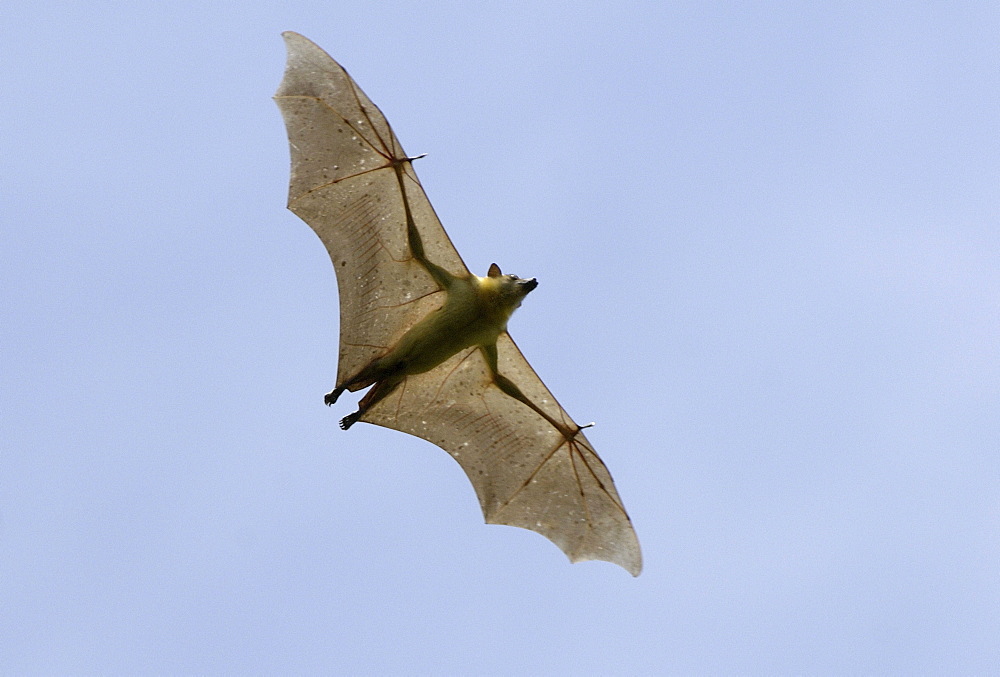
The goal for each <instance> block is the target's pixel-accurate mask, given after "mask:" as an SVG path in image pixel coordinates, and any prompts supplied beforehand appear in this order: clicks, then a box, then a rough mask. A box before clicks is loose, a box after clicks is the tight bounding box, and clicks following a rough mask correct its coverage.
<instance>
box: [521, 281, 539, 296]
mask: <svg viewBox="0 0 1000 677" xmlns="http://www.w3.org/2000/svg"><path fill="white" fill-rule="evenodd" d="M521 285H522V286H523V287H524V293H525V294H527V293H528V292H529V291H531V290H532V289H534V288H535V287H537V286H538V280H536V279H535V278H531V279H530V280H521Z"/></svg>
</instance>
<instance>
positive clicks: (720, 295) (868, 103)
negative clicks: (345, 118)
mask: <svg viewBox="0 0 1000 677" xmlns="http://www.w3.org/2000/svg"><path fill="white" fill-rule="evenodd" d="M283 30H295V31H298V32H301V33H303V34H304V35H306V36H308V37H310V38H312V39H313V40H315V41H316V42H318V43H319V44H320V45H322V46H323V47H324V48H325V49H326V50H327V51H329V52H330V53H331V54H332V55H333V56H334V57H335V58H337V59H338V60H339V61H340V62H341V63H343V64H344V65H345V66H346V67H347V68H348V70H349V71H350V72H351V73H352V75H354V77H355V78H356V79H357V81H358V82H359V83H360V84H361V86H362V87H363V88H364V89H365V90H366V91H367V93H368V94H369V95H370V96H371V98H372V99H373V100H374V101H375V102H376V103H377V104H378V105H379V106H380V107H381V108H382V110H383V111H384V112H385V113H386V115H387V117H388V118H389V120H390V122H391V123H392V124H393V125H394V127H395V129H396V132H397V134H398V135H399V137H400V138H401V140H402V142H403V144H404V146H405V148H406V150H407V151H408V152H409V153H410V154H418V153H425V152H426V153H428V156H427V157H426V158H424V159H422V160H420V161H419V162H418V163H417V165H416V167H417V171H418V172H419V174H420V176H421V179H422V180H423V183H424V186H425V188H426V190H427V192H428V194H429V196H430V198H431V200H432V202H433V203H434V205H435V207H436V208H437V211H438V213H439V215H440V216H441V219H442V221H443V222H444V224H445V227H446V228H447V229H448V231H449V232H450V234H451V237H452V240H453V241H454V242H455V244H456V246H457V247H458V249H459V250H460V251H461V252H462V254H463V256H464V258H465V261H466V262H467V263H468V264H469V266H470V267H471V268H472V269H473V270H474V271H476V272H478V273H479V274H483V273H484V272H485V271H486V269H487V267H488V266H489V264H490V263H491V262H493V261H496V262H498V263H499V264H500V265H501V266H502V267H503V268H504V269H505V270H509V271H511V272H515V273H518V274H520V275H522V276H525V277H531V276H534V277H537V278H538V279H539V280H540V282H541V284H540V286H539V287H538V289H537V290H536V291H535V292H533V293H532V295H531V296H530V297H529V298H528V299H527V301H526V303H525V305H524V306H523V307H522V309H521V310H520V311H518V313H517V314H516V315H515V316H514V319H513V321H512V323H511V333H512V334H513V335H514V337H515V338H516V339H517V340H518V343H519V344H520V345H521V348H522V349H523V351H524V352H525V354H526V355H527V357H528V358H529V360H531V362H532V363H533V365H534V366H535V369H536V370H537V371H538V372H539V373H540V374H541V376H542V377H543V378H544V379H545V381H546V382H547V384H548V386H549V387H550V388H551V389H552V390H553V392H555V394H556V395H557V396H558V397H559V399H560V400H561V402H562V404H563V405H564V406H565V407H566V409H567V410H568V411H569V412H570V413H571V414H573V416H574V417H575V418H576V419H577V420H578V421H581V422H586V421H591V420H593V421H596V422H597V426H596V427H595V428H594V429H593V430H592V431H590V432H589V434H588V436H589V437H590V439H591V441H592V442H593V443H594V445H595V446H596V448H597V449H598V451H599V452H600V453H601V455H602V456H603V458H604V460H605V461H606V463H607V464H608V466H609V468H610V469H611V471H612V473H613V474H614V476H615V480H616V482H617V485H618V490H619V492H620V493H621V495H622V497H623V499H624V501H625V503H626V505H627V506H628V508H629V511H630V513H631V515H632V518H633V521H634V523H635V526H636V529H637V531H638V533H639V537H640V540H641V542H642V545H643V550H644V555H645V571H644V573H643V574H642V576H641V577H639V578H638V579H633V578H632V577H631V576H629V575H628V574H627V573H626V572H625V571H623V570H622V569H620V568H618V567H616V566H614V565H611V564H607V563H600V562H592V563H585V564H579V565H570V564H569V563H568V562H567V560H566V558H565V557H564V556H563V554H562V553H561V552H560V551H559V550H558V549H557V548H556V547H555V546H553V545H552V544H551V543H549V542H547V541H546V540H545V539H544V538H542V537H541V536H539V535H537V534H534V533H531V532H528V531H523V530H519V529H514V528H510V527H500V526H484V525H483V524H482V517H481V515H480V513H479V507H478V503H477V501H476V499H475V495H474V493H473V491H472V488H471V487H470V486H469V484H468V482H467V480H466V479H465V476H464V475H463V473H462V472H461V470H460V468H459V467H458V465H457V464H455V463H454V461H452V460H451V459H450V458H449V457H448V456H447V454H445V453H444V452H443V451H441V450H439V449H437V448H436V447H433V446H432V445H430V444H428V443H426V442H424V441H422V440H419V439H416V438H411V437H408V436H406V435H403V434H401V433H397V432H393V431H388V430H384V429H381V428H377V427H374V426H370V425H358V426H355V427H354V428H353V429H351V430H350V431H349V432H346V433H345V432H341V431H340V430H339V429H337V425H336V422H337V420H338V418H339V417H340V416H342V415H344V414H345V413H346V412H347V411H350V409H351V406H350V405H351V402H348V403H343V404H342V406H339V407H338V408H337V409H336V410H334V411H331V410H329V409H327V408H326V407H324V406H323V404H322V396H323V393H325V392H326V391H327V390H329V389H330V387H331V386H332V385H333V380H334V376H335V373H336V337H337V301H336V283H335V279H334V275H333V270H332V268H331V265H330V261H329V259H328V257H327V254H326V252H325V251H324V249H323V247H322V245H321V244H320V242H319V240H318V239H317V238H316V236H315V235H314V234H313V233H312V232H311V231H310V230H309V228H308V227H307V226H306V225H305V224H304V223H302V222H301V221H299V220H298V219H297V218H296V217H295V216H294V215H292V214H291V213H290V212H288V211H286V210H285V207H284V205H285V200H286V191H287V180H288V148H287V142H286V138H285V131H284V126H283V124H282V121H281V117H280V115H279V112H278V109H277V107H276V106H275V105H274V103H273V102H272V101H271V96H272V94H273V93H274V91H275V89H276V88H277V85H278V82H279V81H280V79H281V75H282V71H283V68H284V59H285V54H284V47H283V44H282V41H281V38H280V32H281V31H283ZM0 35H2V40H0V125H2V127H0V255H2V262H3V263H2V265H0V360H2V369H0V374H2V379H0V673H2V674H27V675H30V674H39V675H50V674H100V675H114V674H229V675H232V674H250V673H254V674H279V673H286V674H287V673H298V674H333V673H342V674H344V673H354V674H365V673H369V674H375V673H395V674H401V673H402V674H442V673H444V674H448V673H451V674H461V673H466V674H470V673H474V674H484V675H504V674H516V673H529V672H530V673H544V674H580V673H592V674H596V673H602V674H612V673H620V674H654V673H656V674H683V675H691V674H739V675H747V674H761V675H775V674H796V675H801V674H810V675H823V674H830V675H843V674H852V673H853V674H900V675H906V674H917V673H920V674H942V675H953V674H962V673H964V674H972V673H979V674H982V673H984V672H991V671H995V670H996V668H997V665H1000V642H998V641H997V638H998V637H1000V417H998V416H997V412H998V405H1000V341H998V337H1000V216H998V215H1000V96H998V92H1000V49H998V46H997V36H998V35H1000V10H998V7H997V4H996V3H995V2H948V3H944V2H934V3H929V2H871V1H868V2H853V3H851V2H842V3H841V2H835V3H834V2H831V3H812V2H766V3H765V2H761V3H749V2H748V3H718V2H702V1H699V2H649V3H627V2H626V3H622V2H607V3H597V2H589V3H588V2H579V3H562V2H560V3H545V2H540V3H539V2H514V3H496V4H488V3H455V2H435V1H432V0H431V1H428V0H422V1H420V2H389V1H386V2H378V3H368V2H364V3H341V2H332V1H329V0H324V1H322V2H295V1H294V0H293V1H290V2H281V3H277V2H242V3H236V2H211V1H209V2H201V3H133V2H58V1H57V2H52V3H45V7H44V9H43V8H42V7H41V5H40V4H39V3H35V2H19V1H18V0H14V2H13V3H10V2H8V3H6V4H5V5H4V9H3V11H2V12H0Z"/></svg>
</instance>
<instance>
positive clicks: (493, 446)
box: [275, 32, 642, 575]
mask: <svg viewBox="0 0 1000 677" xmlns="http://www.w3.org/2000/svg"><path fill="white" fill-rule="evenodd" d="M284 38H285V42H286V46H287V48H288V65H287V68H286V70H285V76H284V79H283V80H282V82H281V85H280V87H279V88H278V92H277V94H276V95H275V100H276V101H277V103H278V105H279V106H280V108H281V112H282V115H283V117H284V119H285V125H286V127H287V129H288V137H289V143H290V146H291V154H292V178H291V186H290V188H289V199H288V206H289V208H290V209H291V210H292V211H293V212H295V213H296V214H297V215H298V216H299V217H301V218H302V219H303V220H304V221H305V222H306V223H308V224H309V225H310V226H311V227H312V228H313V230H315V231H316V234H317V235H319V237H320V239H321V240H322V241H323V244H324V245H325V246H326V248H327V251H328V252H329V254H330V258H331V260H332V261H333V265H334V268H335V270H336V273H337V287H338V290H339V293H340V360H339V367H338V377H337V382H338V383H342V382H344V381H345V380H346V379H347V378H349V377H351V376H353V375H355V374H357V373H358V371H359V370H360V369H361V368H362V367H364V366H365V365H367V364H368V363H369V362H371V360H372V359H373V358H375V357H378V356H381V355H383V354H384V353H385V352H386V351H387V350H388V349H389V347H390V346H393V345H395V344H396V342H397V340H398V339H399V338H400V337H401V336H402V335H403V334H404V333H405V332H406V330H407V329H409V328H410V327H412V326H413V325H414V324H415V323H416V322H418V321H419V320H420V319H422V318H423V317H425V316H426V315H427V314H428V313H429V312H430V311H432V310H433V309H435V308H437V307H439V306H440V305H441V303H442V302H443V300H444V295H445V292H444V291H443V290H442V289H441V288H440V287H439V285H438V284H437V283H436V282H435V281H434V280H433V278H432V277H431V276H430V274H429V273H428V272H427V271H426V269H425V268H424V267H423V266H422V265H420V264H419V263H418V262H417V261H416V260H415V259H414V258H413V256H412V254H411V252H410V251H409V248H408V238H407V219H406V210H407V208H408V209H409V211H410V213H411V214H412V217H413V221H414V223H415V225H416V227H417V230H418V231H419V233H420V236H421V240H422V241H423V247H424V253H425V254H426V257H427V258H428V259H429V260H430V261H433V262H434V263H435V264H437V265H439V266H441V267H443V268H444V269H445V270H447V271H448V272H450V273H451V274H452V275H454V276H457V277H464V276H467V275H469V271H468V269H467V268H466V267H465V264H464V263H463V262H462V259H461V257H460V256H459V254H458V252H457V251H456V250H455V247H454V246H453V245H452V243H451V240H449V238H448V235H447V234H446V233H445V231H444V228H442V227H441V223H440V221H438V219H437V216H436V215H435V214H434V210H433V208H432V207H431V205H430V202H428V200H427V196H426V195H425V194H424V191H423V189H422V188H421V186H420V182H419V180H418V179H417V176H416V174H415V173H414V171H413V168H412V166H411V163H410V162H407V161H406V159H407V156H406V153H405V152H404V151H403V148H402V146H401V145H400V143H399V140H398V139H397V138H396V135H395V134H394V133H393V132H392V129H391V128H390V127H389V124H388V122H386V119H385V117H384V116H383V115H382V113H381V112H380V111H379V110H378V108H376V107H375V105H374V104H373V103H372V102H371V101H370V100H369V99H368V97H367V96H365V94H364V92H362V91H361V89H360V88H359V87H358V86H357V84H355V82H354V80H352V79H351V77H350V76H349V75H348V74H347V72H346V71H344V69H343V68H342V67H341V66H340V65H339V64H337V63H336V62H335V61H334V60H333V59H332V58H331V57H330V56H328V55H327V54H326V52H324V51H323V50H322V49H320V48H319V47H318V46H317V45H315V44H314V43H313V42H311V41H309V40H308V39H306V38H304V37H302V36H301V35H298V34H296V33H291V32H288V33H285V34H284ZM397 168H400V169H401V170H402V172H401V176H402V179H400V178H399V175H398V174H397ZM497 352H498V370H499V372H500V373H501V374H503V375H504V376H506V377H507V378H508V379H510V380H511V381H512V382H514V383H515V384H516V385H517V386H518V387H519V388H520V389H521V392H522V393H523V394H524V395H525V396H526V397H527V398H528V399H529V400H531V401H532V402H533V403H534V404H535V405H536V406H538V407H539V408H541V409H542V410H543V411H545V413H546V414H548V415H549V416H551V417H552V418H553V419H554V420H556V421H559V422H561V423H563V424H564V426H565V427H566V428H567V429H572V430H576V429H577V428H578V426H577V425H576V424H575V423H573V422H572V420H571V419H570V417H569V415H568V414H567V413H566V412H565V411H564V410H563V409H562V407H560V406H559V404H558V402H556V400H555V398H554V397H552V394H551V393H550V392H549V391H548V389H547V388H546V387H545V385H544V384H543V383H542V381H541V380H540V379H539V378H538V376H537V375H536V374H535V372H534V370H533V369H532V368H531V366H530V365H529V364H528V363H527V361H526V360H525V359H524V357H523V356H522V355H521V352H520V351H519V350H518V348H517V346H516V345H515V344H514V342H513V341H512V340H511V338H510V336H508V335H507V334H506V333H504V334H502V335H501V336H500V339H499V340H498V341H497ZM360 420H362V421H366V422H368V423H374V424H377V425H381V426H385V427H388V428H393V429H396V430H401V431H403V432H406V433H410V434H412V435H416V436H418V437H422V438H423V439H425V440H428V441H430V442H433V443H434V444H436V445H438V446H440V447H441V448H443V449H444V450H445V451H447V452H448V453H449V454H451V456H452V457H453V458H454V459H455V460H457V461H458V462H459V464H460V465H461V466H462V468H463V469H464V470H465V472H466V474H467V475H468V476H469V479H470V480H471V482H472V484H473V486H474V487H475V490H476V494H477V496H478V497H479V501H480V504H481V506H482V509H483V514H484V515H485V517H486V521H487V522H490V523H494V524H509V525H512V526H517V527H522V528H525V529H531V530H533V531H537V532H538V533H541V534H542V535H544V536H546V537H547V538H549V539H551V540H552V541H553V542H554V543H555V544H556V545H558V546H559V547H560V548H561V549H562V550H563V551H564V552H565V553H566V554H567V555H568V556H569V558H570V560H571V561H574V562H577V561H583V560H591V559H598V560H605V561H609V562H614V563H616V564H619V565H621V566H622V567H624V568H625V569H627V570H628V571H629V572H631V573H632V574H633V575H638V574H639V572H640V570H641V568H642V558H641V554H640V551H639V543H638V540H637V539H636V535H635V532H634V530H633V529H632V524H631V522H630V520H629V518H628V515H627V514H626V512H625V509H624V507H623V506H622V502H621V499H620V498H619V497H618V493H617V492H616V491H615V487H614V484H613V483H612V480H611V475H610V474H609V473H608V470H607V468H606V467H605V466H604V464H603V463H602V462H601V460H600V458H598V456H597V454H596V453H595V452H594V450H593V448H592V447H591V446H590V443H589V442H588V441H587V439H586V437H584V435H583V433H582V432H578V433H577V434H576V435H575V436H574V437H573V439H571V440H567V439H566V437H565V436H564V435H563V433H561V432H560V431H559V430H557V429H556V428H555V427H553V425H552V424H551V423H550V422H549V421H547V420H545V418H544V417H542V416H540V415H539V414H537V413H536V412H535V411H533V410H532V409H531V408H530V407H528V406H526V405H525V404H523V403H522V402H519V401H517V400H515V399H513V398H511V397H510V396H509V395H507V394H505V393H503V392H501V390H500V389H499V388H498V387H497V386H496V385H495V384H494V382H493V378H492V373H491V371H490V369H489V367H488V365H487V362H486V359H485V358H484V356H483V355H482V352H481V351H480V350H479V349H478V348H470V349H467V350H463V351H461V352H459V353H458V354H456V355H454V356H453V357H451V358H450V359H448V360H447V361H446V362H444V363H443V364H441V365H439V366H438V367H436V368H434V369H432V370H430V371H428V372H426V373H423V374H417V375H413V376H408V377H406V379H405V380H404V381H403V383H401V384H400V386H398V387H397V388H396V390H395V391H393V392H392V393H391V394H390V395H389V396H388V397H386V398H385V399H384V400H382V401H380V402H378V403H377V404H376V405H374V406H373V407H372V408H371V409H369V410H368V411H367V412H366V413H365V414H364V415H363V416H362V417H361V419H360Z"/></svg>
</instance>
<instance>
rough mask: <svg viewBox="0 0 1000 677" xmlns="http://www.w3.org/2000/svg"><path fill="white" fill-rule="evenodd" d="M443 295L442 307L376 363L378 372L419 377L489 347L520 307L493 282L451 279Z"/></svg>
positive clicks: (491, 279)
mask: <svg viewBox="0 0 1000 677" xmlns="http://www.w3.org/2000/svg"><path fill="white" fill-rule="evenodd" d="M446 292H447V297H446V299H445V302H444V303H443V304H442V305H441V307H440V308H438V309H437V310H435V311H433V312H431V313H430V314H428V315H427V317H425V318H424V319H423V320H421V321H420V322H418V323H417V324H415V325H414V326H413V327H412V328H410V329H409V331H407V332H406V333H405V334H404V335H403V336H402V338H400V340H399V342H398V343H397V344H396V345H395V346H394V347H393V348H392V349H391V350H390V351H389V352H388V353H387V354H386V355H385V356H384V357H382V358H381V359H380V360H379V363H380V364H379V367H380V368H381V369H380V371H381V370H384V371H399V372H402V373H405V374H421V373H423V372H425V371H429V370H431V369H433V368H434V367H436V366H438V365H439V364H441V363H442V362H444V361H445V360H447V359H448V358H449V357H451V356H452V355H454V354H455V353H457V352H458V351H460V350H462V349H464V348H468V347H470V346H476V345H492V344H494V343H496V340H497V337H498V336H499V335H500V334H501V333H502V332H504V331H506V329H507V320H508V319H509V318H510V315H511V313H513V312H514V309H515V308H516V307H517V305H520V297H518V298H517V299H516V300H515V299H509V300H508V298H505V297H504V296H503V294H502V285H500V284H498V283H495V282H494V278H481V277H477V276H475V275H470V276H468V277H452V278H451V280H450V283H449V285H448V287H447V289H446Z"/></svg>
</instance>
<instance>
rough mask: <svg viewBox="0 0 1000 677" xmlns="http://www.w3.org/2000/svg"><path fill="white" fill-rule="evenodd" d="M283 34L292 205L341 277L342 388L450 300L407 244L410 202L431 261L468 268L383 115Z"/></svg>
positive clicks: (334, 67) (343, 75)
mask: <svg viewBox="0 0 1000 677" xmlns="http://www.w3.org/2000/svg"><path fill="white" fill-rule="evenodd" d="M283 36H284V38H285V45H286V47H287V48H288V64H287V67H286V69H285V76H284V79H283V80H282V81H281V85H280V86H279V87H278V92H277V94H275V97H274V98H275V101H276V102H277V103H278V106H279V107H280V108H281V113H282V116H283V117H284V119H285V126H286V128H287V130H288V141H289V145H290V146H291V155H292V178H291V184H290V186H289V191H288V208H289V209H291V210H292V211H293V212H295V213H296V214H297V215H298V216H299V217H301V218H302V220H303V221H305V222H306V223H308V224H309V225H310V226H311V227H312V229H313V230H314V231H316V234H317V235H319V238H320V240H322V241H323V244H324V245H326V249H327V251H328V252H329V253H330V258H331V259H332V260H333V266H334V269H335V270H336V272H337V288H338V290H339V293H340V359H339V362H338V365H339V366H338V370H337V382H338V383H341V382H343V381H344V380H346V379H347V378H349V377H351V376H354V375H355V374H357V373H358V371H359V370H360V369H361V368H362V367H364V366H365V365H367V364H368V363H369V362H371V361H372V359H374V358H375V357H378V356H381V355H382V354H384V353H385V352H386V351H387V350H388V349H389V347H390V346H392V345H394V344H395V343H396V341H397V340H398V339H399V337H400V336H402V335H403V334H404V333H405V332H406V330H407V329H409V328H410V327H411V326H413V325H414V324H415V323H416V322H417V321H419V320H420V319H421V318H423V317H424V316H426V315H427V313H428V312H430V311H431V310H433V309H434V308H437V307H438V306H440V305H441V303H442V302H443V299H444V291H443V290H441V289H440V287H439V286H438V284H437V283H436V282H435V281H434V280H433V279H432V278H431V276H430V275H429V274H428V273H427V271H426V270H425V269H424V268H423V267H422V266H421V265H420V264H418V263H417V262H416V261H415V260H414V259H413V258H412V256H411V254H410V251H409V248H408V246H407V236H406V227H407V221H406V214H405V211H404V209H405V206H404V203H405V202H406V201H408V202H409V209H410V212H411V213H412V215H413V220H414V223H416V226H417V229H418V230H419V231H420V235H421V238H422V240H423V243H424V251H425V253H426V255H427V257H428V258H429V259H430V260H432V261H434V262H435V263H437V264H438V265H439V266H442V267H443V268H445V269H446V270H447V271H449V272H450V273H452V274H453V275H456V276H465V275H468V274H469V271H468V269H467V268H466V267H465V264H464V263H463V262H462V258H461V257H460V256H459V255H458V252H457V251H456V250H455V247H454V245H452V243H451V240H450V239H449V238H448V235H447V233H445V231H444V228H442V227H441V222H440V221H439V220H438V218H437V216H436V215H435V213H434V209H433V208H432V207H431V204H430V202H429V201H428V200H427V196H426V195H425V194H424V190H423V188H422V187H421V186H420V181H419V180H418V179H417V175H416V173H414V171H413V168H412V166H411V164H410V163H409V162H402V163H401V162H400V161H402V160H405V159H406V157H407V156H406V153H405V152H404V151H403V147H402V146H401V145H400V143H399V139H397V138H396V135H395V134H394V133H393V131H392V129H391V128H390V127H389V123H388V122H386V119H385V116H383V115H382V112H381V111H380V110H379V109H378V108H377V107H376V106H375V104H373V103H372V102H371V100H369V99H368V97H367V96H365V94H364V92H362V91H361V88H360V87H358V85H357V84H356V83H355V82H354V80H353V79H352V78H351V76H350V75H348V74H347V71H345V70H344V69H343V68H342V67H341V66H340V65H339V64H338V63H337V62H336V61H334V60H333V59H332V58H331V57H330V56H329V55H328V54H327V53H326V52H324V51H323V50H322V49H321V48H320V47H318V46H317V45H316V44H315V43H313V42H312V41H310V40H308V39H307V38H304V37H303V36H301V35H299V34H297V33H292V32H287V33H284V34H283ZM396 166H400V167H401V168H402V170H403V172H402V177H403V178H402V181H400V180H399V179H398V178H397V174H396ZM404 190H405V195H404V194H403V192H404Z"/></svg>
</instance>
